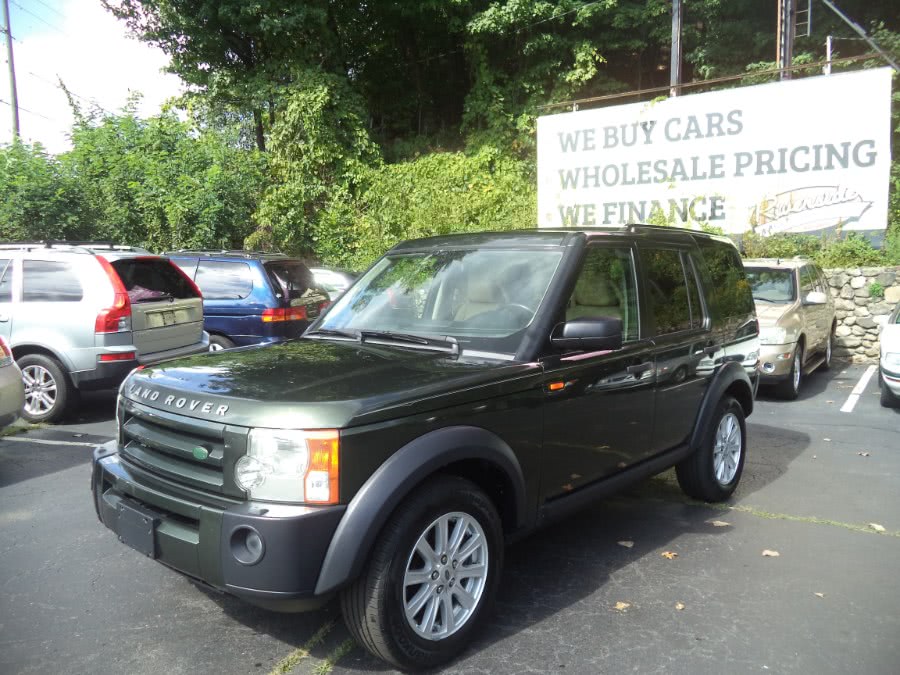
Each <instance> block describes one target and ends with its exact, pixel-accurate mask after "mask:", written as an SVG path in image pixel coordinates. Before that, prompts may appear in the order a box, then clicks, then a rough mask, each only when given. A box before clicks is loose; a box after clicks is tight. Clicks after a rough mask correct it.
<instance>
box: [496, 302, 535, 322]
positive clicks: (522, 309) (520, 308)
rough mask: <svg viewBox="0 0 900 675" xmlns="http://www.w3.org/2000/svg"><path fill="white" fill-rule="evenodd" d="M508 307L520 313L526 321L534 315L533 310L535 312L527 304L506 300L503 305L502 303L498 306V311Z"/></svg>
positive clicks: (505, 309)
mask: <svg viewBox="0 0 900 675" xmlns="http://www.w3.org/2000/svg"><path fill="white" fill-rule="evenodd" d="M510 309H512V310H515V313H521V314H522V317H523V318H524V319H525V320H526V321H529V320H530V319H531V317H533V316H534V312H535V310H533V309H531V307H528V306H527V305H523V304H522V303H520V302H508V303H506V304H505V305H502V306H501V307H499V308H498V311H500V312H504V311H507V310H510Z"/></svg>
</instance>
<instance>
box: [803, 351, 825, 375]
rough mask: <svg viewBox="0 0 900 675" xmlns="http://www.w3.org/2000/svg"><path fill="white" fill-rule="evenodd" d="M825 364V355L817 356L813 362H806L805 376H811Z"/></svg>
mask: <svg viewBox="0 0 900 675" xmlns="http://www.w3.org/2000/svg"><path fill="white" fill-rule="evenodd" d="M823 363H825V355H824V354H816V355H815V356H813V357H812V359H811V360H809V361H807V362H806V365H804V366H803V374H804V375H809V374H811V373H812V372H813V371H814V370H815V369H816V368H818V367H819V366H821V365H822V364H823Z"/></svg>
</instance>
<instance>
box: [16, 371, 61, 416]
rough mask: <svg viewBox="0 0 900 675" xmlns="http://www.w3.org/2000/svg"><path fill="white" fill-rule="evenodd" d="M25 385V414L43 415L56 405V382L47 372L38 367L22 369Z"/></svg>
mask: <svg viewBox="0 0 900 675" xmlns="http://www.w3.org/2000/svg"><path fill="white" fill-rule="evenodd" d="M22 380H23V382H24V383H25V412H27V413H28V414H29V415H45V414H46V413H47V412H49V411H50V410H52V409H53V406H55V405H56V393H57V392H56V380H55V379H53V375H52V374H51V373H50V371H49V370H47V369H46V368H44V367H43V366H39V365H30V366H25V367H24V368H22Z"/></svg>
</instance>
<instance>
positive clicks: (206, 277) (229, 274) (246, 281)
mask: <svg viewBox="0 0 900 675" xmlns="http://www.w3.org/2000/svg"><path fill="white" fill-rule="evenodd" d="M195 281H196V282H197V285H198V286H199V287H200V291H201V292H202V293H203V297H204V298H206V299H207V300H242V299H244V298H246V297H247V296H248V295H250V293H251V292H252V291H253V271H252V270H251V269H250V265H248V264H247V263H245V262H227V261H222V262H219V261H212V260H211V261H204V262H201V263H200V264H199V265H197V276H196V278H195Z"/></svg>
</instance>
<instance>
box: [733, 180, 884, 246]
mask: <svg viewBox="0 0 900 675" xmlns="http://www.w3.org/2000/svg"><path fill="white" fill-rule="evenodd" d="M871 206H872V202H871V201H866V200H865V199H863V198H862V196H861V195H860V194H859V193H858V192H856V191H855V190H853V189H851V188H848V187H844V186H841V185H814V186H807V187H802V188H797V189H794V190H789V191H787V192H781V193H778V194H775V195H773V196H767V197H764V198H763V199H761V200H760V201H759V203H757V204H756V205H755V206H754V207H753V208H752V209H751V211H750V222H751V223H753V224H754V228H753V229H754V231H755V232H757V233H758V234H762V235H770V234H785V233H797V232H812V231H818V230H828V229H833V228H836V227H842V226H845V225H850V224H852V223H856V222H859V220H860V218H862V215H863V214H864V213H865V212H866V211H868V210H869V208H870V207H871Z"/></svg>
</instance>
